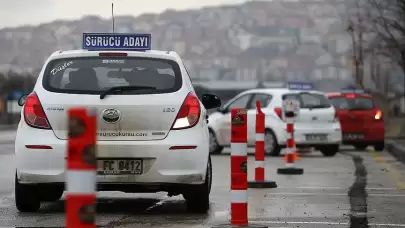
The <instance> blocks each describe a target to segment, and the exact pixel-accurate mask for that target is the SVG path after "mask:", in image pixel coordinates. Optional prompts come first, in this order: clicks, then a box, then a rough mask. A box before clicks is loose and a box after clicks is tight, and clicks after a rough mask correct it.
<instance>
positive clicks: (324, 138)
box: [306, 134, 328, 141]
mask: <svg viewBox="0 0 405 228" xmlns="http://www.w3.org/2000/svg"><path fill="white" fill-rule="evenodd" d="M306 139H307V141H327V140H328V137H327V135H325V134H311V135H306Z"/></svg>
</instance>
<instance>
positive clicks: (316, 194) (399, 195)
mask: <svg viewBox="0 0 405 228" xmlns="http://www.w3.org/2000/svg"><path fill="white" fill-rule="evenodd" d="M266 195H267V196H269V195H280V196H282V195H286V196H287V195H288V196H347V193H345V194H341V193H307V192H302V193H299V192H274V193H266ZM367 195H368V196H378V197H405V194H384V193H380V194H378V193H368V194H367Z"/></svg>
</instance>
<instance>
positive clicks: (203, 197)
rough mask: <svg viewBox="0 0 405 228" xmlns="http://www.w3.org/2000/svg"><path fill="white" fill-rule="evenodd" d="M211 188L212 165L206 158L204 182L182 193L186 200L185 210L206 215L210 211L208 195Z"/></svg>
mask: <svg viewBox="0 0 405 228" xmlns="http://www.w3.org/2000/svg"><path fill="white" fill-rule="evenodd" d="M211 186H212V163H211V157H209V158H208V164H207V173H206V176H205V181H204V183H203V184H201V185H197V186H192V187H191V188H190V189H188V191H187V192H185V193H183V197H184V199H185V200H186V204H187V210H188V211H189V212H192V213H198V214H206V213H207V212H208V210H209V209H210V197H209V196H210V193H211Z"/></svg>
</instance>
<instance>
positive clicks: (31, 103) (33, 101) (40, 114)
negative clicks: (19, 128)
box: [24, 92, 51, 129]
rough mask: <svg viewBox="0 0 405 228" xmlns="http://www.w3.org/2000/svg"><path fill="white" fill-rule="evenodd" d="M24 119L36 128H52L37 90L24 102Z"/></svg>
mask: <svg viewBox="0 0 405 228" xmlns="http://www.w3.org/2000/svg"><path fill="white" fill-rule="evenodd" d="M24 120H25V122H26V123H27V124H28V125H29V126H31V127H34V128H40V129H51V125H49V121H48V118H47V117H46V114H45V112H44V109H43V108H42V105H41V102H40V101H39V98H38V96H37V94H36V93H35V92H32V93H31V94H30V95H28V96H27V99H26V101H25V104H24Z"/></svg>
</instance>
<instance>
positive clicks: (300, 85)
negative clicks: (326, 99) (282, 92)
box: [287, 82, 314, 90]
mask: <svg viewBox="0 0 405 228" xmlns="http://www.w3.org/2000/svg"><path fill="white" fill-rule="evenodd" d="M287 88H288V89H290V90H313V88H314V87H313V85H312V83H308V82H288V83H287Z"/></svg>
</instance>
